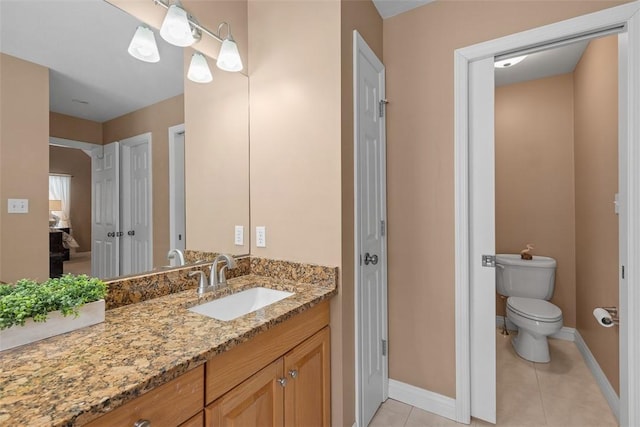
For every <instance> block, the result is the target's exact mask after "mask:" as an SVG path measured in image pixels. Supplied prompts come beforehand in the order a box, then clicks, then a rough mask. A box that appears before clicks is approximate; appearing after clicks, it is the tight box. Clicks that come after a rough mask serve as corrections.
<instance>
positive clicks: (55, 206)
mask: <svg viewBox="0 0 640 427" xmlns="http://www.w3.org/2000/svg"><path fill="white" fill-rule="evenodd" d="M61 210H62V200H49V227H57V226H58V223H59V222H60V217H59V216H58V215H54V214H53V212H54V211H55V212H60V211H61Z"/></svg>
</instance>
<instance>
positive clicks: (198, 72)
mask: <svg viewBox="0 0 640 427" xmlns="http://www.w3.org/2000/svg"><path fill="white" fill-rule="evenodd" d="M187 78H188V79H189V80H191V81H192V82H196V83H209V82H211V81H212V80H213V76H212V75H211V70H210V69H209V65H208V64H207V60H206V58H205V57H204V55H202V54H201V53H199V52H196V53H194V54H193V56H191V63H190V64H189V71H187Z"/></svg>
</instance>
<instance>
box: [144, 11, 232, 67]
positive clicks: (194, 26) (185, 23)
mask: <svg viewBox="0 0 640 427" xmlns="http://www.w3.org/2000/svg"><path fill="white" fill-rule="evenodd" d="M152 1H153V2H154V3H155V4H157V5H160V6H162V7H164V8H165V9H167V15H166V16H165V18H164V21H163V22H162V27H160V35H161V36H162V38H163V39H165V40H166V41H167V42H169V43H171V44H173V45H176V46H181V47H186V46H191V45H192V44H194V43H195V42H197V41H199V40H200V37H201V34H202V33H204V34H206V35H208V36H209V37H211V38H214V39H216V40H218V41H219V42H220V43H222V46H221V47H220V53H219V54H218V61H217V65H218V68H220V69H221V70H224V71H231V72H236V71H241V70H242V59H241V58H240V53H239V52H238V45H237V44H236V42H235V40H234V39H233V36H232V35H231V26H230V25H229V24H228V23H227V22H222V23H221V24H220V25H219V26H218V33H217V34H216V33H214V32H212V31H210V30H208V29H207V28H205V27H203V26H202V25H200V24H198V22H197V21H196V20H195V18H194V17H192V16H191V15H189V14H188V13H187V11H186V10H184V9H183V8H182V7H181V6H180V4H179V3H178V2H177V0H176V2H175V3H174V4H170V3H169V2H170V0H167V3H165V0H152ZM225 25H226V26H227V36H226V37H225V38H224V39H223V38H222V37H221V36H220V31H221V30H222V28H223V27H224V26H225Z"/></svg>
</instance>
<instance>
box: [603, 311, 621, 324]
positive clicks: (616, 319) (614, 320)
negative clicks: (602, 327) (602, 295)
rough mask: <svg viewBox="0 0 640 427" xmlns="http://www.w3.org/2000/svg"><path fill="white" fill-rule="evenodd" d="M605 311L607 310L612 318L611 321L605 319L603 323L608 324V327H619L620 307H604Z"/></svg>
mask: <svg viewBox="0 0 640 427" xmlns="http://www.w3.org/2000/svg"><path fill="white" fill-rule="evenodd" d="M602 308H603V309H604V310H606V311H607V312H608V313H609V315H610V316H611V319H607V318H604V319H602V323H604V324H606V325H610V324H614V325H619V324H620V318H619V317H618V307H602Z"/></svg>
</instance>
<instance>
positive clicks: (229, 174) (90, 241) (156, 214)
mask: <svg viewBox="0 0 640 427" xmlns="http://www.w3.org/2000/svg"><path fill="white" fill-rule="evenodd" d="M150 3H152V2H151V1H150ZM0 8H1V14H2V29H1V40H2V42H1V43H0V50H1V51H2V53H3V54H6V55H10V56H12V57H16V58H20V59H22V60H24V61H28V62H31V63H35V64H38V65H41V66H44V67H47V68H48V69H49V101H50V113H49V128H50V135H49V136H50V139H49V143H50V147H49V173H50V176H51V177H50V181H51V182H53V181H56V183H52V184H49V185H50V186H51V185H58V183H57V181H59V179H58V178H61V179H62V181H65V180H66V181H67V182H68V184H63V185H68V192H67V193H65V194H64V195H62V194H61V193H60V191H62V190H52V191H53V195H52V193H51V191H50V196H49V200H50V202H49V204H50V206H51V210H52V211H53V212H52V213H53V215H54V216H57V217H59V218H61V221H60V222H59V223H58V224H57V226H58V227H55V228H57V229H62V230H61V231H64V232H68V233H67V234H69V235H70V236H71V237H72V238H73V239H72V240H71V239H67V240H68V241H67V246H72V248H71V250H70V254H69V255H66V256H68V257H69V260H65V261H64V263H63V266H62V269H63V272H64V273H66V272H71V273H87V274H91V273H93V274H94V275H96V276H98V277H102V278H111V277H113V276H121V275H130V274H138V273H143V272H146V271H152V270H159V269H163V268H168V267H169V266H171V265H176V262H177V257H175V258H174V259H173V260H170V259H168V257H167V255H168V253H169V251H170V250H171V249H176V248H177V249H183V250H184V249H191V250H197V251H204V252H225V253H231V254H234V255H243V254H248V253H249V248H250V242H249V236H250V228H249V122H248V119H249V104H248V103H249V100H248V77H247V76H246V75H245V74H242V73H229V72H225V71H222V70H219V69H218V68H216V67H215V60H214V59H212V58H207V59H208V63H209V67H210V69H211V71H212V74H213V82H211V83H207V84H201V83H194V82H191V81H189V80H187V79H186V68H187V67H188V65H189V61H190V58H191V55H192V54H193V52H195V50H194V49H192V48H184V49H183V48H178V47H175V46H172V45H170V44H168V43H166V42H165V41H164V40H163V39H162V38H161V37H160V36H159V34H158V31H157V29H154V28H152V30H153V31H154V33H155V38H156V43H157V45H158V49H159V53H160V61H159V62H157V63H147V62H142V61H140V60H138V59H135V58H133V57H132V56H130V55H129V54H128V53H127V48H128V46H129V43H130V41H131V38H132V36H133V34H134V32H135V31H136V28H137V26H138V25H142V24H144V23H143V22H141V21H140V20H139V19H137V18H135V17H133V16H131V15H129V14H128V13H126V12H124V11H123V10H121V9H119V8H117V7H116V6H114V5H112V4H110V3H109V2H106V1H103V0H83V1H82V2H78V1H63V0H60V1H57V0H56V1H28V2H27V1H3V2H2V3H0ZM34 22H35V23H37V25H36V26H34V25H33V24H34ZM207 43H208V42H207ZM193 47H194V48H195V49H197V48H198V46H197V45H194V46H193ZM43 144H46V141H43ZM110 162H114V163H115V164H116V165H117V167H116V168H115V171H113V170H112V172H110V173H111V175H108V174H107V175H105V173H106V172H105V170H107V169H109V167H111V166H113V164H112V163H110ZM109 165H111V166H109ZM16 179H19V178H18V177H16ZM41 185H47V183H46V182H43V183H41ZM109 197H111V198H109ZM60 199H65V201H66V202H65V203H66V207H65V208H60V207H59V204H58V203H57V201H58V200H60ZM92 200H93V203H92ZM60 209H62V210H60ZM114 233H115V234H114ZM239 234H242V236H239ZM0 238H1V237H0ZM64 238H65V239H66V238H67V236H64ZM12 244H13V243H12ZM25 244H29V242H25ZM6 269H7V267H4V270H5V271H3V275H5V274H6V275H8V276H11V275H10V274H7V272H6ZM0 279H2V278H0Z"/></svg>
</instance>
